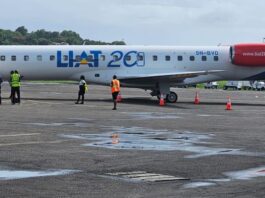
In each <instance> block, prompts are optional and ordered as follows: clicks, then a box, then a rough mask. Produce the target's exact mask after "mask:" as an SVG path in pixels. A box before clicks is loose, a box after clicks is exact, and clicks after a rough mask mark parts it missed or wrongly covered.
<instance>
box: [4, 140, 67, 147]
mask: <svg viewBox="0 0 265 198" xmlns="http://www.w3.org/2000/svg"><path fill="white" fill-rule="evenodd" d="M62 142H65V141H64V140H57V141H49V142H22V143H8V144H0V147H4V146H18V145H31V144H60V143H62Z"/></svg>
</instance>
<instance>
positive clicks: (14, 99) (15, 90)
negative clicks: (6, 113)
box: [11, 87, 20, 104]
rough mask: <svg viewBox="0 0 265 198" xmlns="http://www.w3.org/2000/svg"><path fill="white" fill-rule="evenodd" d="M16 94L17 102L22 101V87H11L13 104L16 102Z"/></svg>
mask: <svg viewBox="0 0 265 198" xmlns="http://www.w3.org/2000/svg"><path fill="white" fill-rule="evenodd" d="M16 94H17V102H18V103H20V87H12V88H11V101H12V104H15V103H16Z"/></svg>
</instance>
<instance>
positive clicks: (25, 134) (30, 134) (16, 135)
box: [0, 133, 40, 137]
mask: <svg viewBox="0 0 265 198" xmlns="http://www.w3.org/2000/svg"><path fill="white" fill-rule="evenodd" d="M34 135H40V133H24V134H10V135H0V137H19V136H34Z"/></svg>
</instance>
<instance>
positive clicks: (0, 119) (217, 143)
mask: <svg viewBox="0 0 265 198" xmlns="http://www.w3.org/2000/svg"><path fill="white" fill-rule="evenodd" d="M174 91H176V92H177V93H178V95H179V101H178V102H177V103H175V104H166V106H162V107H161V106H159V104H158V101H157V100H156V99H155V98H152V97H151V96H149V94H148V92H145V91H144V90H139V89H125V88H123V89H122V102H121V103H119V104H118V110H117V111H113V110H111V109H112V105H113V104H112V101H111V95H110V89H109V88H108V87H103V86H94V85H91V86H89V91H88V93H87V94H86V101H85V104H84V105H76V104H74V102H75V99H76V98H77V92H78V85H74V84H56V83H55V84H42V83H25V82H24V83H23V86H22V88H21V95H22V103H21V104H20V105H18V104H16V105H11V102H10V100H9V99H8V96H9V92H10V90H9V86H8V84H4V85H3V93H2V95H3V97H4V99H3V102H2V105H1V106H0V112H1V114H0V186H1V188H0V197H34V198H36V197H90V198H93V197H97V198H154V197H157V198H164V197H172V198H173V197H181V198H186V197H196V198H198V197H242V198H243V197H244V198H247V197H265V188H264V183H265V136H264V134H265V122H264V118H265V92H258V91H230V90H229V91H223V90H203V89H194V88H189V89H174ZM196 91H197V92H198V93H199V97H200V104H198V105H195V104H193V102H194V97H195V94H196ZM228 97H230V98H231V101H232V110H231V111H227V110H225V108H226V102H227V100H228V99H227V98H228Z"/></svg>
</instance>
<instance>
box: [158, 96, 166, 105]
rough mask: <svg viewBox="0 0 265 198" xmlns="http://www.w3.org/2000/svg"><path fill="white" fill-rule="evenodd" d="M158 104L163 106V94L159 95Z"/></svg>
mask: <svg viewBox="0 0 265 198" xmlns="http://www.w3.org/2000/svg"><path fill="white" fill-rule="evenodd" d="M159 106H165V100H164V95H163V94H161V95H160V100H159Z"/></svg>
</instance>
